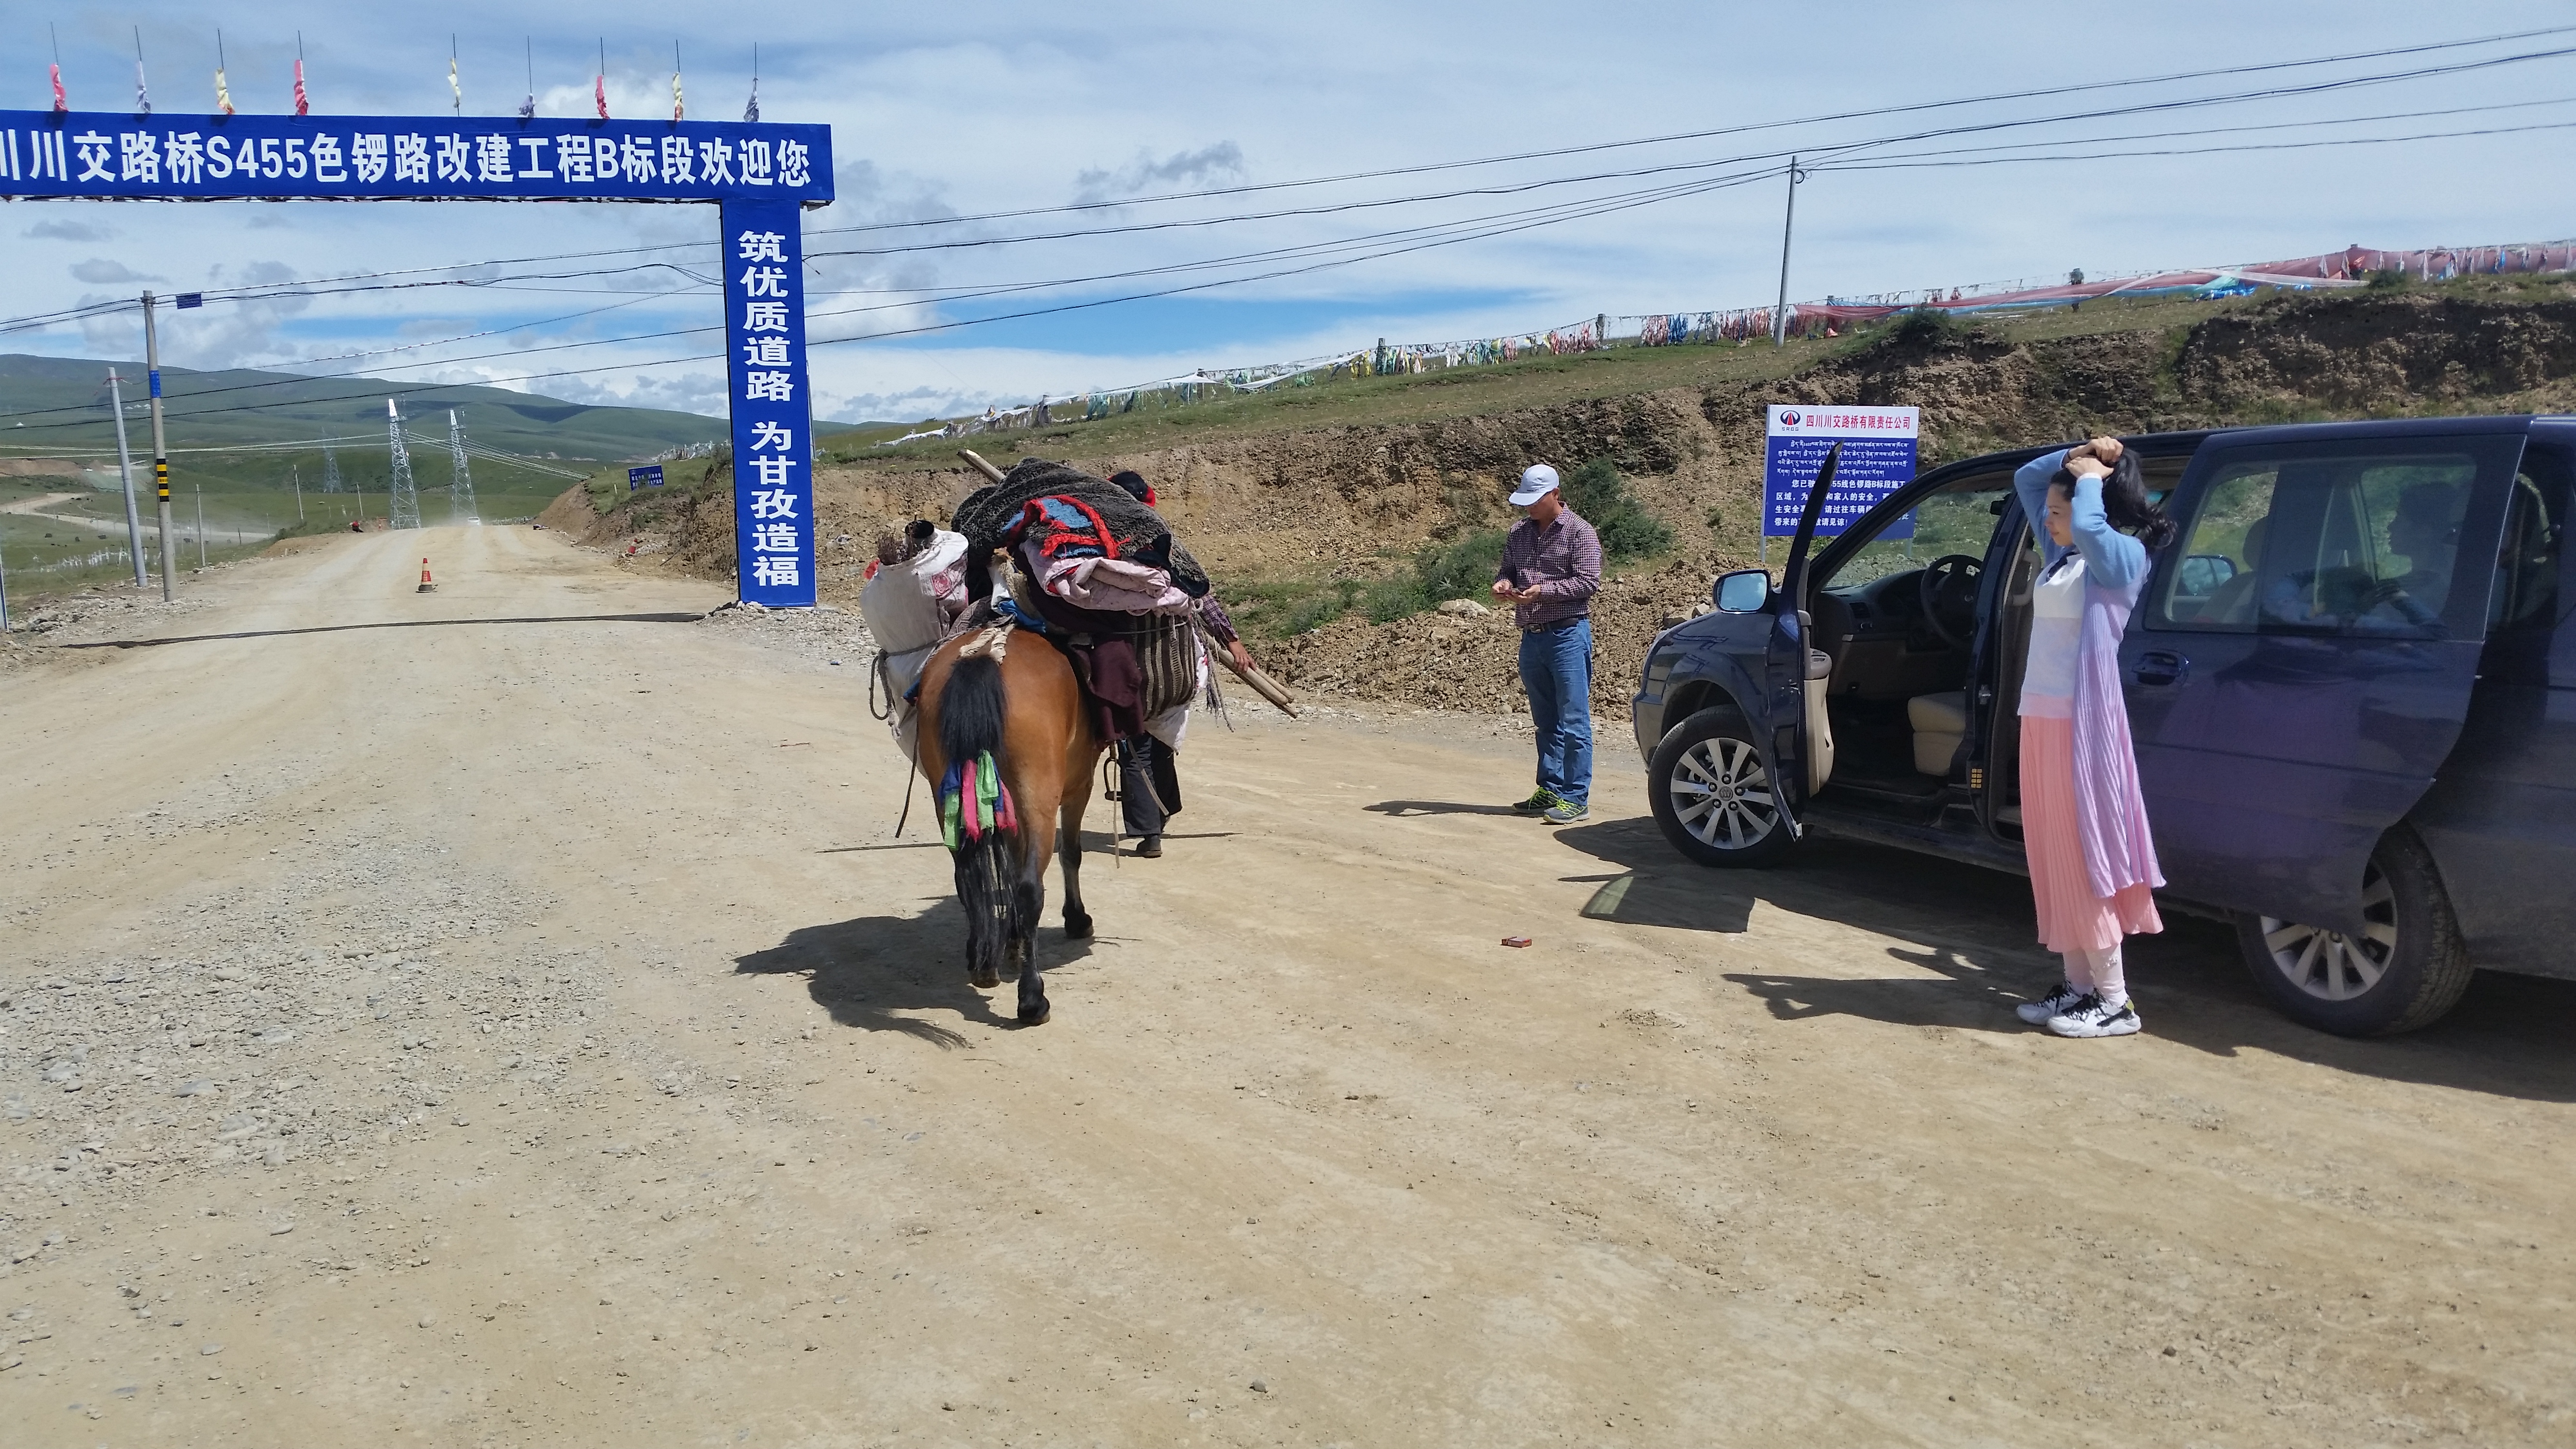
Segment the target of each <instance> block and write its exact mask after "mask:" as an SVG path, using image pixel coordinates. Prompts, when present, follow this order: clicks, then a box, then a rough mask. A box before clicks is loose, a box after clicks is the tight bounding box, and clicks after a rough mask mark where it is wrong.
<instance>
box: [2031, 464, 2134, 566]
mask: <svg viewBox="0 0 2576 1449" xmlns="http://www.w3.org/2000/svg"><path fill="white" fill-rule="evenodd" d="M2067 451H2068V450H2066V449H2064V448H2060V449H2058V450H2057V451H2056V452H2054V453H2046V454H2042V455H2041V456H2039V457H2036V458H2033V459H2031V460H2030V461H2029V462H2027V463H2024V464H2022V465H2021V467H2020V468H2018V469H2016V470H2015V471H2014V473H2013V492H2014V493H2015V494H2017V495H2019V497H2020V498H2021V511H2022V513H2023V515H2024V516H2025V517H2027V518H2029V519H2030V527H2031V531H2032V532H2033V533H2035V534H2037V535H2038V536H2039V557H2040V563H2041V572H2043V573H2045V572H2046V571H2047V570H2048V569H2051V568H2054V567H2056V566H2057V561H2058V560H2059V559H2061V558H2064V557H2066V554H2067V550H2065V549H2063V548H2060V547H2058V545H2057V544H2056V543H2055V542H2054V541H2052V540H2051V539H2050V538H2049V536H2048V480H2049V479H2050V478H2052V477H2054V476H2056V473H2057V470H2058V469H2060V468H2063V467H2065V466H2066V454H2067ZM2071 511H2072V513H2073V515H2074V520H2073V521H2074V526H2075V529H2074V531H2075V549H2074V551H2075V552H2077V553H2080V554H2082V555H2084V574H2085V577H2086V578H2087V579H2088V580H2089V581H2091V582H2092V583H2094V584H2097V585H2100V586H2101V587H2103V588H2106V589H2110V590H2113V591H2114V592H2117V593H2122V594H2125V593H2127V592H2128V591H2129V588H2130V586H2131V585H2133V584H2135V583H2137V582H2138V580H2140V579H2142V578H2144V577H2146V573H2147V546H2146V545H2145V544H2143V543H2140V542H2138V541H2137V540H2136V539H2134V538H2131V537H2130V536H2128V535H2127V534H2125V533H2122V532H2121V531H2120V530H2118V529H2116V528H2113V527H2112V526H2111V519H2110V516H2109V515H2108V514H2105V513H2104V512H2103V511H2102V480H2101V479H2099V478H2086V477H2078V478H2077V479H2076V480H2075V500H2074V507H2073V509H2072V510H2071Z"/></svg>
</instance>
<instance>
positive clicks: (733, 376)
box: [722, 200, 814, 608]
mask: <svg viewBox="0 0 2576 1449" xmlns="http://www.w3.org/2000/svg"><path fill="white" fill-rule="evenodd" d="M722 214H723V217H724V254H725V342H726V345H727V346H729V347H730V348H732V350H733V356H732V358H731V359H730V360H729V361H728V362H727V364H726V368H727V371H728V373H729V375H730V382H731V387H732V392H733V401H732V404H731V411H732V414H733V536H734V554H735V566H734V567H735V578H736V579H737V581H738V583H737V587H738V589H739V591H740V593H741V595H742V597H743V598H744V599H746V600H748V601H750V602H752V603H755V604H766V605H769V606H770V607H773V608H778V607H786V608H797V607H804V606H810V605H811V604H812V603H813V602H814V406H813V401H812V397H813V394H812V393H811V391H810V390H809V389H808V388H807V387H806V382H805V278H804V272H805V248H804V245H803V236H802V233H801V232H800V230H799V228H798V225H797V207H796V204H795V203H794V202H792V201H750V200H728V201H726V202H725V203H724V207H723V213H722Z"/></svg>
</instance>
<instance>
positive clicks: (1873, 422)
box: [1762, 403, 1923, 538]
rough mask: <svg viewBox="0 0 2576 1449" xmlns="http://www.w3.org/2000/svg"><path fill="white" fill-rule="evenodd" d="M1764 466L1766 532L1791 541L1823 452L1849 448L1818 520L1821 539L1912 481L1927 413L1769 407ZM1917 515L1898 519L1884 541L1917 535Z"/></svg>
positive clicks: (1900, 409)
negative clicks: (1838, 444) (1924, 414)
mask: <svg viewBox="0 0 2576 1449" xmlns="http://www.w3.org/2000/svg"><path fill="white" fill-rule="evenodd" d="M1766 412H1767V413H1768V419H1767V422H1768V425H1767V426H1766V427H1765V428H1764V430H1763V431H1764V433H1765V435H1766V436H1765V439H1764V443H1765V446H1764V449H1763V467H1762V536H1763V537H1765V538H1787V537H1788V536H1790V535H1791V534H1794V533H1796V532H1797V531H1798V518H1799V515H1801V514H1803V513H1805V512H1806V509H1807V493H1808V491H1809V490H1811V489H1813V488H1814V487H1815V486H1816V470H1817V469H1818V468H1820V467H1822V466H1823V464H1824V461H1825V452H1826V450H1827V449H1829V448H1831V447H1832V446H1833V445H1834V444H1836V443H1840V444H1842V445H1843V457H1842V463H1841V465H1840V466H1839V467H1837V468H1836V469H1835V471H1834V491H1833V493H1832V495H1831V496H1830V497H1829V498H1828V499H1827V500H1826V502H1825V511H1824V513H1823V515H1822V516H1821V517H1819V518H1818V519H1817V520H1816V536H1817V537H1819V538H1825V537H1829V536H1831V535H1833V534H1837V533H1840V532H1842V531H1843V530H1844V529H1846V528H1848V527H1850V526H1851V525H1852V524H1854V523H1857V522H1859V521H1860V516H1861V515H1862V514H1864V513H1867V512H1869V510H1870V509H1871V508H1873V507H1875V506H1877V503H1878V500H1880V499H1882V498H1885V497H1886V496H1887V495H1889V494H1890V493H1893V492H1895V491H1896V490H1898V489H1899V488H1902V487H1904V486H1905V485H1906V484H1908V483H1911V482H1913V481H1914V444H1915V440H1916V438H1917V436H1918V435H1919V434H1920V432H1921V430H1922V425H1923V411H1922V409H1920V408H1910V407H1841V406H1836V405H1833V404H1827V405H1825V406H1822V407H1792V406H1785V405H1782V404H1778V403H1774V404H1773V405H1772V406H1771V407H1770V408H1768V409H1766ZM1913 536H1914V519H1913V518H1912V517H1911V516H1910V515H1909V516H1907V517H1905V518H1902V519H1899V520H1897V521H1896V522H1895V523H1894V524H1892V525H1890V526H1889V527H1888V529H1887V530H1886V531H1885V532H1883V533H1881V534H1880V535H1879V537H1881V538H1912V537H1913Z"/></svg>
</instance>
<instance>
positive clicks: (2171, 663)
mask: <svg viewBox="0 0 2576 1449" xmlns="http://www.w3.org/2000/svg"><path fill="white" fill-rule="evenodd" d="M2189 673H2191V661H2190V660H2188V659H2186V658H2184V657H2183V656H2181V655H2180V654H2177V653H2174V652H2173V651H2172V650H2170V649H2151V650H2148V651H2147V652H2146V653H2144V654H2141V655H2139V656H2138V667H2137V668H2136V669H2135V670H2134V671H2132V672H2131V674H2130V677H2131V678H2133V679H2135V680H2137V681H2138V682H2139V683H2140V684H2145V685H2153V686H2163V685H2168V684H2180V683H2181V682H2182V678H2183V676H2184V675H2186V674H2189Z"/></svg>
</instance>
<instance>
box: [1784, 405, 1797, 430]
mask: <svg viewBox="0 0 2576 1449" xmlns="http://www.w3.org/2000/svg"><path fill="white" fill-rule="evenodd" d="M1797 425H1798V410H1797V409H1796V408H1782V409H1780V426H1782V427H1784V428H1794V427H1796V426H1797Z"/></svg>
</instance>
